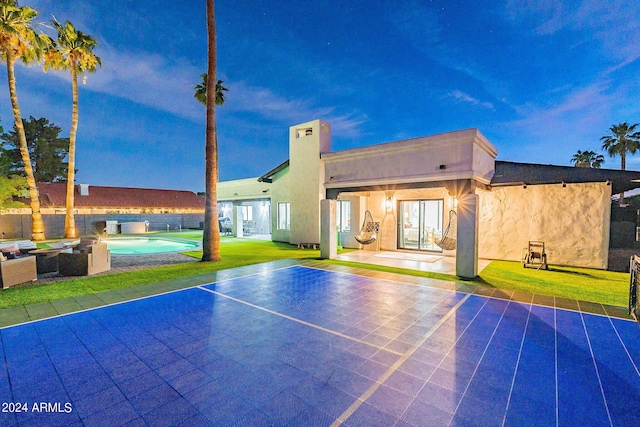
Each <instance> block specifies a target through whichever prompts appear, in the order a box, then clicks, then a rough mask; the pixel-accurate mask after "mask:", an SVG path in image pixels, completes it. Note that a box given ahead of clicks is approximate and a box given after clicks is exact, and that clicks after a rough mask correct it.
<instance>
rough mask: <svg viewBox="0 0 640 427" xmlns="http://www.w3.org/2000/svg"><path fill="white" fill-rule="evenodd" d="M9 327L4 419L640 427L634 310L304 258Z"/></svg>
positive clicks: (2, 360)
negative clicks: (622, 314) (349, 269)
mask: <svg viewBox="0 0 640 427" xmlns="http://www.w3.org/2000/svg"><path fill="white" fill-rule="evenodd" d="M0 338H1V341H0V402H3V407H2V409H3V411H2V412H0V425H2V426H36V425H37V426H40V425H47V426H56V425H59V426H74V425H78V426H80V425H87V426H100V425H106V426H116V425H127V426H143V425H151V426H164V425H184V426H206V425H214V426H272V425H273V426H331V425H333V426H338V425H344V426H385V427H386V426H394V425H395V426H402V427H404V426H529V425H531V426H533V425H535V426H542V425H544V426H572V425H575V426H587V425H588V426H638V425H640V371H639V368H640V328H638V325H637V324H635V323H633V322H631V321H628V320H622V319H616V318H611V317H607V316H600V315H591V314H586V313H580V312H574V311H567V310H563V309H558V308H549V307H543V306H537V305H531V304H527V303H522V302H517V301H513V300H503V299H496V298H487V297H484V296H480V295H472V294H466V293H460V292H455V291H451V290H445V289H439V288H436V287H429V286H418V285H412V284H407V283H399V282H393V281H387V280H381V279H375V278H370V277H362V276H357V275H351V274H343V273H336V272H331V271H325V270H320V269H314V268H309V267H304V266H293V267H288V268H283V269H278V270H273V271H268V272H264V273H261V274H255V275H250V276H246V277H241V278H236V279H231V280H227V281H222V282H218V283H214V284H210V285H205V286H201V287H195V288H190V289H186V290H181V291H176V292H172V293H167V294H163V295H159V296H155V297H149V298H145V299H141V300H137V301H132V302H127V303H121V304H115V305H111V306H108V307H103V308H98V309H93V310H88V311H84V312H79V313H75V314H69V315H65V316H60V317H56V318H52V319H48V320H42V321H36V322H32V323H27V324H23V325H18V326H12V327H7V328H4V329H2V330H0ZM18 410H21V412H16V411H18Z"/></svg>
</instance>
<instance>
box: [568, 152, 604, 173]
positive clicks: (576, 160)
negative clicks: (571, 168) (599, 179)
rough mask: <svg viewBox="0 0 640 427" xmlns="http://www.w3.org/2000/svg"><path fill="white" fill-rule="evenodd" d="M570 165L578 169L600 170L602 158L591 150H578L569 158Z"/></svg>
mask: <svg viewBox="0 0 640 427" xmlns="http://www.w3.org/2000/svg"><path fill="white" fill-rule="evenodd" d="M571 163H573V164H574V165H575V166H576V167H580V168H595V169H600V166H602V164H603V163H604V156H603V155H602V154H598V153H596V152H595V151H591V150H586V151H580V150H578V151H577V152H576V154H574V155H573V157H572V158H571Z"/></svg>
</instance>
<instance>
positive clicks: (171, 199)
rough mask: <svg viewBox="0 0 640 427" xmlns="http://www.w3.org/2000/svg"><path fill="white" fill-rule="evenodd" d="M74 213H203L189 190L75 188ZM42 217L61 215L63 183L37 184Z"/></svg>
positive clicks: (201, 202) (201, 204)
mask: <svg viewBox="0 0 640 427" xmlns="http://www.w3.org/2000/svg"><path fill="white" fill-rule="evenodd" d="M75 189H76V192H75V197H74V207H75V212H76V213H77V214H141V213H147V214H161V213H163V214H164V213H204V203H205V201H204V199H203V198H202V197H200V196H198V195H197V194H196V193H194V192H191V191H179V190H156V189H151V188H127V187H102V186H97V185H87V184H78V185H76V186H75ZM38 191H39V192H40V204H41V206H42V213H43V214H56V213H57V214H59V213H65V206H66V200H67V193H66V192H67V184H66V183H64V182H62V183H39V184H38Z"/></svg>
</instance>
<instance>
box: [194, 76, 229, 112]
mask: <svg viewBox="0 0 640 427" xmlns="http://www.w3.org/2000/svg"><path fill="white" fill-rule="evenodd" d="M200 77H201V78H202V82H200V83H199V84H197V85H195V86H194V87H193V88H194V89H195V92H194V93H193V97H194V98H195V99H197V100H198V101H199V102H201V103H202V104H204V105H207V73H204V74H202V75H201V76H200ZM222 83H224V82H223V81H222V80H218V82H217V83H216V105H222V104H224V101H225V100H224V93H225V92H227V91H228V90H229V89H227V88H226V87H224V86H222Z"/></svg>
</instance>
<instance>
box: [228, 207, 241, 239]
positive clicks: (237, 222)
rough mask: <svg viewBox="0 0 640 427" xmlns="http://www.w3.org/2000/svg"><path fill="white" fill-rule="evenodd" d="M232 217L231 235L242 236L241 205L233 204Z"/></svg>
mask: <svg viewBox="0 0 640 427" xmlns="http://www.w3.org/2000/svg"><path fill="white" fill-rule="evenodd" d="M232 216H233V218H231V223H232V224H233V236H234V237H242V236H243V233H242V205H236V204H234V205H233V214H232Z"/></svg>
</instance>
